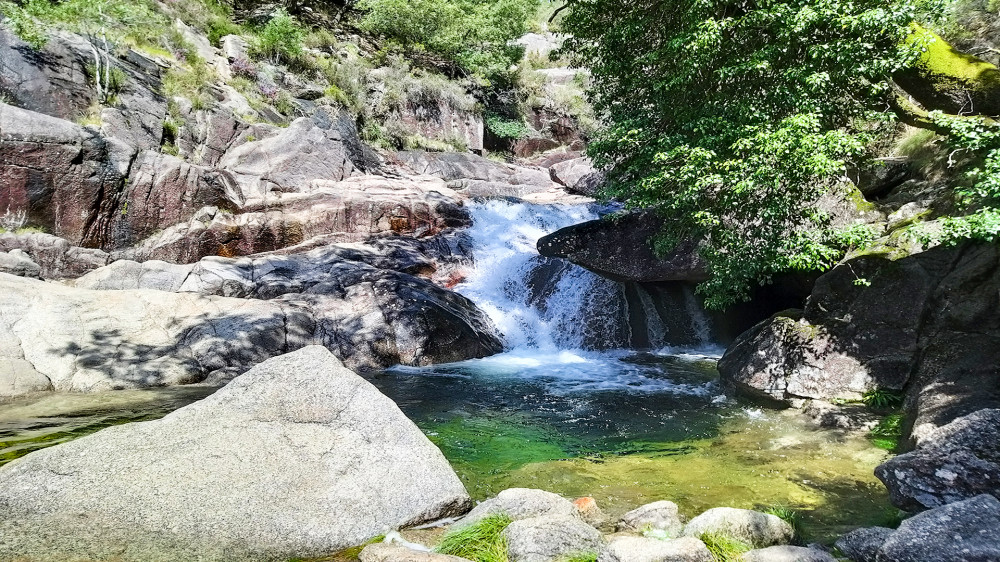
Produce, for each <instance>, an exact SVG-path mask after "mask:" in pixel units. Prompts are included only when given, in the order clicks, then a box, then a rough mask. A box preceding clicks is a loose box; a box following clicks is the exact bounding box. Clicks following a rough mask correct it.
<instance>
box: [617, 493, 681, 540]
mask: <svg viewBox="0 0 1000 562" xmlns="http://www.w3.org/2000/svg"><path fill="white" fill-rule="evenodd" d="M653 529H656V530H660V531H665V532H666V533H667V536H669V537H678V536H680V534H681V532H682V531H683V530H684V524H683V523H681V519H680V516H679V515H678V512H677V504H675V503H674V502H670V501H658V502H653V503H648V504H646V505H644V506H642V507H639V508H637V509H633V510H632V511H630V512H628V513H626V514H625V515H623V516H622V518H621V520H620V521H619V522H618V529H617V530H618V531H631V532H640V533H641V532H643V531H645V530H653Z"/></svg>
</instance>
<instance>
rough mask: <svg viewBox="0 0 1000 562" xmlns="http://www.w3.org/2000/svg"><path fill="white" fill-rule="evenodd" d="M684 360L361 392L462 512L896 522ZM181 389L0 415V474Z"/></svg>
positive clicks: (832, 436)
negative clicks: (462, 494) (529, 499)
mask: <svg viewBox="0 0 1000 562" xmlns="http://www.w3.org/2000/svg"><path fill="white" fill-rule="evenodd" d="M716 380H717V373H716V371H715V363H714V359H712V358H711V357H706V356H700V355H697V354H680V355H651V354H637V353H618V354H593V353H585V352H555V353H552V354H544V353H539V352H531V353H521V354H518V353H508V354H503V355H500V356H496V357H493V358H489V359H486V360H477V361H468V362H464V363H459V364H454V365H444V366H436V367H432V368H423V369H412V368H398V369H393V370H391V371H389V372H387V373H384V374H381V375H379V376H377V377H375V378H374V380H373V382H374V384H376V386H378V387H379V388H380V390H382V391H383V392H384V393H385V394H387V395H388V396H390V397H392V398H393V399H394V400H395V401H396V402H397V404H399V406H400V407H401V408H402V409H403V411H404V412H406V413H407V415H408V416H410V418H411V419H413V420H414V422H416V423H417V425H418V426H419V427H420V428H421V429H422V430H423V431H424V433H425V434H427V435H428V437H429V438H430V439H431V440H432V441H434V442H435V443H436V444H437V445H438V446H439V447H440V448H441V450H442V451H443V452H444V454H445V455H446V456H447V457H448V459H449V460H450V461H451V462H452V464H453V466H454V467H455V470H456V472H458V474H459V476H460V477H461V478H462V480H463V482H465V484H466V486H467V488H468V489H469V492H470V494H472V496H473V497H474V498H475V499H484V498H487V497H489V496H491V495H495V494H496V493H497V492H499V491H501V490H503V489H505V488H509V487H532V488H542V489H546V490H550V491H553V492H557V493H560V494H563V495H565V496H567V497H580V496H593V497H594V498H595V499H596V500H597V501H598V505H600V506H601V508H602V509H603V510H604V511H605V512H606V513H607V514H608V515H610V516H612V517H614V516H618V515H621V514H622V513H624V512H625V511H627V510H629V509H632V508H635V507H637V506H639V505H641V504H644V503H648V502H651V501H656V500H660V499H669V500H672V501H674V502H676V503H677V504H678V505H679V506H680V507H681V510H682V512H683V513H684V514H685V515H687V516H688V517H693V516H695V515H697V514H698V513H700V512H701V511H703V510H705V509H708V508H711V507H717V506H733V507H746V508H753V507H761V506H769V505H784V506H787V507H791V508H793V509H796V510H798V511H800V514H801V517H802V520H803V524H804V527H805V531H806V533H807V539H808V540H811V541H821V542H830V541H832V540H833V539H834V538H835V537H837V536H839V535H840V534H842V533H843V532H845V531H846V530H849V529H852V528H854V527H858V526H868V525H878V524H887V523H890V522H891V521H893V519H894V518H895V515H896V512H895V510H893V509H892V508H891V507H890V505H889V503H888V498H887V495H886V492H885V489H884V488H883V487H882V485H881V484H880V483H879V482H878V481H877V480H876V479H875V477H874V476H873V473H872V471H873V470H874V468H875V466H877V465H878V464H879V463H880V462H882V460H884V459H885V458H886V457H887V455H888V453H886V452H885V451H883V450H880V449H878V448H877V447H875V446H873V445H872V443H870V442H869V441H868V440H867V439H865V438H863V437H861V436H848V435H843V434H840V433H837V432H831V431H825V430H818V429H816V428H814V427H812V426H811V425H810V424H809V423H808V421H807V420H805V419H804V418H802V417H801V415H799V414H797V413H796V412H793V411H786V412H779V411H767V410H761V409H759V408H757V407H756V406H754V405H752V404H746V403H741V402H738V401H734V400H732V399H730V398H726V397H725V396H724V395H723V394H722V392H721V391H720V390H719V388H718V386H717V383H716ZM212 391H213V389H210V388H201V387H179V388H166V389H153V390H146V391H119V392H107V393H97V394H53V395H43V396H40V397H33V398H25V399H19V400H15V401H12V402H7V403H3V404H0V464H3V463H5V462H9V461H10V460H13V459H15V458H18V457H20V456H23V455H25V454H28V453H30V452H31V451H33V450H37V449H39V448H42V447H47V446H51V445H54V444H57V443H61V442H64V441H67V440H70V439H74V438H76V437H80V436H83V435H86V434H88V433H92V432H94V431H97V430H99V429H102V428H104V427H107V426H110V425H115V424H119V423H127V422H132V421H142V420H148V419H155V418H158V417H162V416H163V415H166V414H167V413H169V412H171V411H173V410H175V409H177V408H179V407H182V406H184V405H186V404H189V403H191V402H193V401H195V400H198V399H200V398H203V397H204V396H207V395H208V394H210V393H211V392H212Z"/></svg>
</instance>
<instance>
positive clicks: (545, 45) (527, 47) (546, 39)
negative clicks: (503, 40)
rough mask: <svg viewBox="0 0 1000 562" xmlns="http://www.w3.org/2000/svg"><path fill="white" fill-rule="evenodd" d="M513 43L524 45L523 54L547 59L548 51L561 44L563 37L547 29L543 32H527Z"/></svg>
mask: <svg viewBox="0 0 1000 562" xmlns="http://www.w3.org/2000/svg"><path fill="white" fill-rule="evenodd" d="M514 43H515V44H516V45H520V46H522V47H524V54H525V55H526V56H535V57H539V58H543V59H547V58H548V56H549V53H551V52H552V51H555V50H556V49H558V48H559V47H561V46H562V44H563V37H562V36H561V35H559V34H556V33H549V32H547V31H546V32H544V33H528V34H525V35H524V36H522V37H520V38H519V39H518V40H517V41H515V42H514Z"/></svg>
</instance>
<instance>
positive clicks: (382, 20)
mask: <svg viewBox="0 0 1000 562" xmlns="http://www.w3.org/2000/svg"><path fill="white" fill-rule="evenodd" d="M537 7H538V0H361V1H360V2H359V3H358V8H359V9H361V10H362V11H363V12H364V16H363V17H362V19H361V28H362V29H364V30H365V31H368V32H370V33H374V34H377V35H380V36H382V37H385V38H386V39H389V40H391V41H394V42H396V43H398V44H399V45H400V46H402V47H403V48H405V49H408V50H409V51H411V52H414V53H417V54H420V53H430V54H432V55H436V56H439V57H441V58H443V59H445V60H446V61H449V62H451V63H453V64H455V65H457V66H459V67H460V68H462V69H463V70H465V71H466V72H468V73H471V74H473V75H476V76H478V77H480V78H484V79H488V80H492V79H495V78H496V77H498V76H500V75H502V74H504V73H506V72H507V71H508V69H509V68H510V67H511V65H513V64H515V63H517V62H518V61H519V60H520V59H521V56H522V55H523V54H524V50H523V48H519V47H517V46H515V45H513V44H512V43H511V42H512V41H513V40H514V39H517V38H518V37H520V36H521V35H523V34H524V33H525V32H526V31H527V29H528V22H529V21H531V20H532V19H533V18H534V16H535V11H536V9H537Z"/></svg>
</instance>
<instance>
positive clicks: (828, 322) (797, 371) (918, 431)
mask: <svg viewBox="0 0 1000 562" xmlns="http://www.w3.org/2000/svg"><path fill="white" fill-rule="evenodd" d="M998 287H1000V250H998V248H997V247H996V246H995V245H975V244H967V245H964V246H961V247H953V248H935V249H932V250H929V251H927V252H924V253H922V254H917V255H914V256H911V257H908V258H903V259H900V260H897V261H890V260H888V259H885V258H882V257H877V256H868V257H861V258H856V259H853V260H850V261H849V262H847V263H845V264H843V265H841V266H838V267H836V268H834V269H833V270H832V271H830V272H829V273H827V274H825V275H823V276H822V277H820V279H819V280H818V281H817V282H816V285H815V287H814V289H813V292H812V294H811V296H810V297H809V299H808V301H807V303H806V308H805V310H804V312H802V313H801V315H798V314H783V315H779V316H775V317H773V318H771V319H770V320H767V321H765V322H763V323H761V324H759V325H758V326H756V327H755V328H753V329H752V330H750V331H749V332H747V333H745V334H743V335H742V336H740V338H739V339H738V340H737V342H736V343H735V344H733V345H732V346H731V347H730V348H729V349H728V350H727V352H726V354H725V356H724V357H723V358H722V360H721V361H720V362H719V371H720V374H721V375H722V378H723V381H724V382H725V383H726V384H728V385H730V386H731V387H733V388H735V389H737V390H739V391H741V392H745V393H748V394H751V395H755V396H763V397H768V398H770V399H774V400H778V401H783V402H786V403H787V402H794V401H795V400H797V399H799V398H817V399H831V398H847V399H858V398H860V397H861V395H862V393H864V392H865V391H867V390H871V389H875V388H880V389H897V390H899V389H906V392H907V396H908V398H907V404H908V409H909V410H910V411H911V412H912V413H913V415H912V418H911V419H914V424H913V427H914V430H913V439H914V440H916V441H919V440H920V438H921V437H920V436H921V435H924V434H926V433H927V432H929V431H931V430H932V429H933V428H935V427H940V426H941V425H944V424H946V423H949V422H950V421H952V420H954V419H955V418H956V417H958V416H961V415H965V414H968V413H971V412H974V411H976V410H979V409H981V408H985V407H994V406H993V405H997V404H1000V376H997V375H998V372H997V370H996V365H997V364H998V363H1000V355H998V354H1000V351H998V350H1000V346H998V345H997V344H998V341H1000V339H998V338H1000V321H998V320H997V318H996V315H995V314H994V313H993V312H992V311H995V310H996V307H997V306H998V305H997V302H998V301H997V299H998V297H997V294H998V291H1000V289H998ZM945 389H947V390H945Z"/></svg>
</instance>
